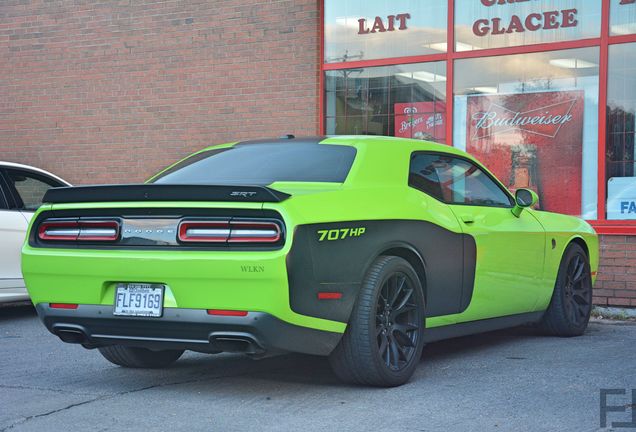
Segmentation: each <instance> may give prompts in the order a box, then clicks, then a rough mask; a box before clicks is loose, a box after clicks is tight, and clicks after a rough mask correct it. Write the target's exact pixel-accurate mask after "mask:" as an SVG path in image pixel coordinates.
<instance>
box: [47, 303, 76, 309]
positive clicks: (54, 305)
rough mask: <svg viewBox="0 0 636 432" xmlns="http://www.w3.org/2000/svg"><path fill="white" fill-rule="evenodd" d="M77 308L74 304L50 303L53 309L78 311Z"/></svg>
mask: <svg viewBox="0 0 636 432" xmlns="http://www.w3.org/2000/svg"><path fill="white" fill-rule="evenodd" d="M77 306H78V305H77V304H74V303H49V307H50V308H52V309H77Z"/></svg>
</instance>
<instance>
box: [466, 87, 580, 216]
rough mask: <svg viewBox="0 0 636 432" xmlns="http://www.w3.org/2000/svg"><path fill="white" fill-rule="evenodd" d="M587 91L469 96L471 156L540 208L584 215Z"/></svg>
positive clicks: (467, 138)
mask: <svg viewBox="0 0 636 432" xmlns="http://www.w3.org/2000/svg"><path fill="white" fill-rule="evenodd" d="M583 102H584V93H583V91H554V92H541V93H520V94H509V95H492V96H483V95H479V96H469V97H468V102H467V103H468V109H467V112H468V114H467V116H468V118H467V124H468V131H467V132H468V134H467V137H466V143H467V144H466V150H467V151H468V152H469V153H471V154H473V155H474V156H475V157H477V158H478V159H479V160H481V161H482V162H483V163H484V164H485V165H486V166H487V167H488V168H489V169H490V170H491V171H492V172H493V173H494V174H495V175H496V176H497V177H498V178H499V179H500V180H501V181H502V182H503V183H504V184H505V185H506V186H508V187H509V188H510V190H511V191H512V192H514V191H515V190H516V189H518V188H530V189H532V190H534V191H536V192H537V193H538V194H539V198H540V201H539V208H541V209H542V210H548V211H554V212H559V213H565V214H570V215H580V214H581V177H582V151H583Z"/></svg>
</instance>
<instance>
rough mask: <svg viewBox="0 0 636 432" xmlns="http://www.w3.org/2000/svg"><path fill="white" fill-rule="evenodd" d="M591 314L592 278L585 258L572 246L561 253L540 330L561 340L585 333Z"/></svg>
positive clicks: (573, 244)
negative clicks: (561, 256)
mask: <svg viewBox="0 0 636 432" xmlns="http://www.w3.org/2000/svg"><path fill="white" fill-rule="evenodd" d="M591 312H592V275H591V272H590V262H589V258H588V256H587V254H586V253H585V251H584V250H583V248H582V247H581V246H579V245H578V244H576V243H571V244H570V245H569V246H568V247H567V248H566V249H565V252H564V253H563V258H562V259H561V264H560V266H559V272H558V274H557V279H556V283H555V284H554V292H553V293H552V300H551V301H550V306H549V307H548V310H547V311H546V313H545V315H544V316H543V319H542V321H541V323H540V325H539V328H540V329H541V330H542V331H543V332H544V333H546V334H549V335H553V336H561V337H572V336H580V335H582V334H583V333H584V332H585V329H586V328H587V324H588V322H589V320H590V314H591Z"/></svg>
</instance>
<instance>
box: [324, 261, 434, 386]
mask: <svg viewBox="0 0 636 432" xmlns="http://www.w3.org/2000/svg"><path fill="white" fill-rule="evenodd" d="M387 300H388V301H387ZM387 304H389V306H388V308H387ZM424 320H425V314H424V295H423V291H422V284H421V283H420V280H419V278H418V276H417V274H416V273H415V271H414V270H413V267H411V265H410V264H409V263H408V262H407V261H406V260H404V259H402V258H399V257H394V256H380V257H379V258H378V259H376V260H375V261H374V262H373V264H372V265H371V267H370V268H369V270H368V272H367V274H366V276H365V278H364V281H363V283H362V286H361V288H360V292H359V294H358V299H357V301H356V304H355V305H354V307H353V311H352V313H351V317H350V319H349V323H348V325H347V329H346V330H345V333H344V335H343V337H342V339H341V340H340V343H339V344H338V345H337V346H336V348H335V349H334V350H333V352H332V353H331V354H330V356H329V363H330V364H331V367H332V369H333V371H334V372H335V374H336V375H337V376H338V378H340V379H341V380H342V381H344V382H348V383H353V384H362V385H371V386H378V387H394V386H398V385H401V384H404V383H405V382H407V381H408V380H409V378H411V376H412V375H413V372H414V371H415V368H416V367H417V365H418V364H419V362H420V358H421V356H422V349H423V348H424V338H423V336H424V323H425V321H424Z"/></svg>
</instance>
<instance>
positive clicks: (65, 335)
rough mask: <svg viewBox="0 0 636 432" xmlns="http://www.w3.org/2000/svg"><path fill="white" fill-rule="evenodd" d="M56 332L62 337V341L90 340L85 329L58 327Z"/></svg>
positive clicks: (81, 341) (76, 342)
mask: <svg viewBox="0 0 636 432" xmlns="http://www.w3.org/2000/svg"><path fill="white" fill-rule="evenodd" d="M54 333H55V335H56V336H57V337H59V338H60V339H62V342H66V343H75V344H83V343H86V342H88V338H87V337H86V335H85V334H84V332H83V331H81V330H78V329H69V328H56V329H55V330H54Z"/></svg>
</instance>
